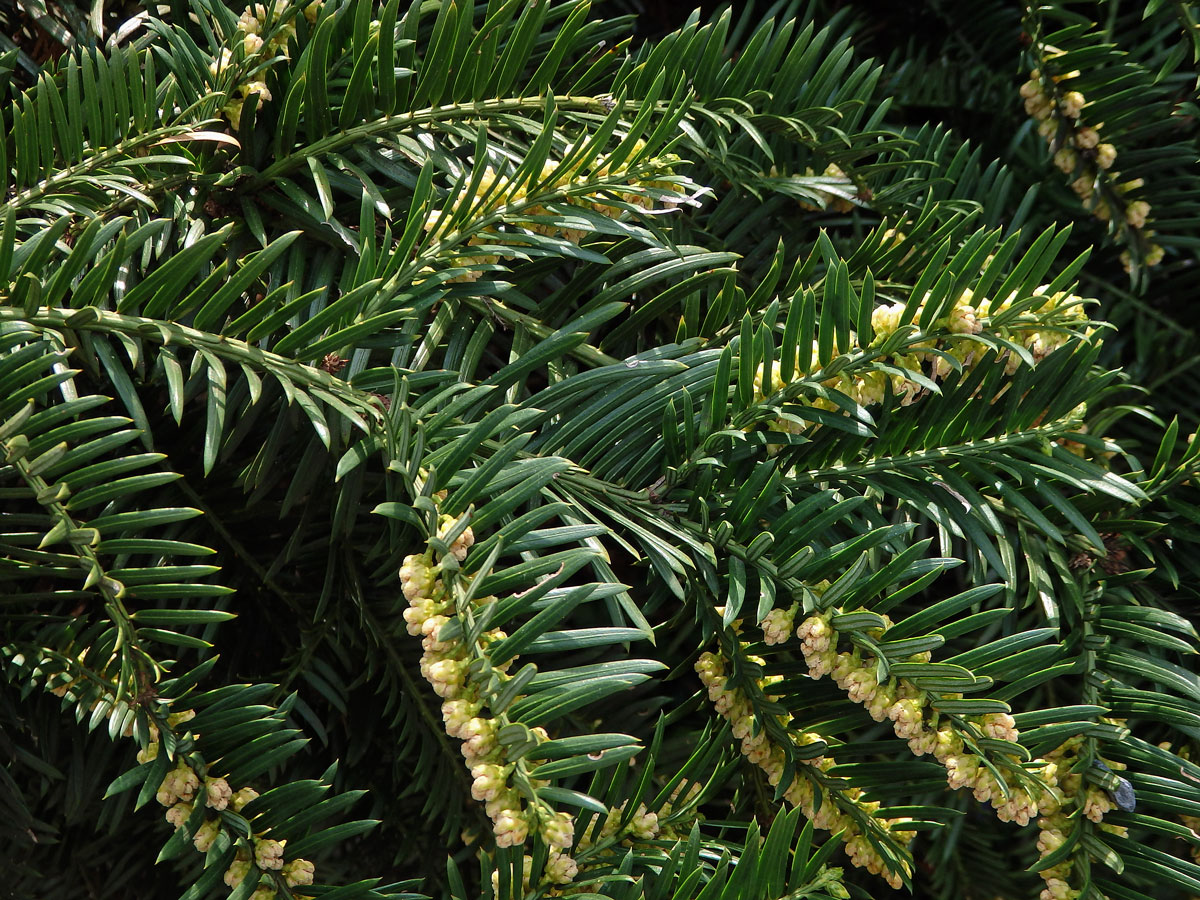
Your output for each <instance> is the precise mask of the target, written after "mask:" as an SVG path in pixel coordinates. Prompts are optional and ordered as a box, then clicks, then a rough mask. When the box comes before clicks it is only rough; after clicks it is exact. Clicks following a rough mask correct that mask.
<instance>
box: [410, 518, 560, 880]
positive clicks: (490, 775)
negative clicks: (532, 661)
mask: <svg viewBox="0 0 1200 900" xmlns="http://www.w3.org/2000/svg"><path fill="white" fill-rule="evenodd" d="M455 521H456V520H455V519H454V517H452V516H445V515H443V516H441V517H440V518H439V520H438V537H439V538H441V539H442V540H446V539H447V538H448V537H449V535H450V532H451V530H452V529H453V527H454V524H455ZM474 542H475V535H474V533H473V532H472V530H471V529H470V528H469V527H468V528H466V529H465V530H463V531H462V532H461V533H460V534H459V535H458V537H456V538H455V539H454V540H453V541H452V542H450V545H449V551H450V555H452V556H454V558H455V559H457V560H459V561H462V560H463V559H465V558H466V556H467V553H468V551H469V550H470V548H471V546H472V545H473V544H474ZM441 575H442V567H441V564H440V563H438V564H435V563H434V561H433V551H432V549H429V550H426V551H425V552H424V553H421V554H411V555H409V556H407V557H405V559H404V562H403V565H402V566H401V567H400V586H401V590H402V591H403V593H404V597H405V599H406V600H407V601H408V608H407V609H406V610H405V611H404V620H405V622H406V623H407V625H408V633H409V634H411V635H413V636H417V635H420V636H421V637H422V646H423V647H424V651H425V652H424V653H423V654H422V656H421V674H422V675H423V676H424V677H425V679H426V680H427V681H428V682H429V683H430V684H431V685H432V686H433V689H434V691H435V692H436V693H437V695H438V696H439V697H441V698H442V720H443V722H444V724H445V727H446V733H447V734H449V735H450V736H451V737H455V738H458V739H459V740H461V741H462V746H461V748H460V749H461V751H462V755H463V757H464V759H465V762H466V765H467V768H468V769H469V770H470V772H471V779H472V781H471V796H472V797H473V798H474V799H476V800H478V801H480V802H481V803H483V804H484V809H485V810H486V812H487V814H488V816H489V817H490V818H491V820H492V830H493V833H494V835H495V839H496V845H497V846H499V847H514V846H519V845H521V844H524V843H525V841H526V840H527V839H528V837H529V832H530V828H531V827H536V828H537V829H538V832H539V834H540V836H541V838H542V840H543V841H544V842H545V843H546V845H547V846H548V847H549V848H550V850H551V859H550V862H549V863H548V864H547V876H546V877H547V878H549V879H550V880H552V881H555V882H556V883H565V882H560V881H557V879H562V878H567V874H568V873H570V876H571V877H574V873H575V871H576V866H575V862H574V860H572V859H571V858H570V857H569V856H566V855H565V854H564V853H563V852H562V851H564V850H566V849H568V848H570V847H571V845H572V843H573V841H574V831H575V823H574V820H573V819H572V818H571V816H569V815H568V814H566V813H562V812H559V813H554V812H547V810H545V809H544V808H541V807H535V806H532V805H527V804H526V803H525V802H524V799H523V797H522V794H521V792H520V791H519V790H518V789H517V787H516V786H515V785H514V783H513V779H512V776H513V774H514V772H515V770H516V765H515V764H511V763H509V762H508V761H507V759H506V758H505V754H504V749H503V747H502V746H501V745H500V743H499V741H498V739H497V736H498V734H499V731H500V729H501V728H502V727H503V726H504V725H505V724H506V723H507V720H506V719H505V718H504V717H503V716H502V715H498V716H488V715H486V714H485V713H484V705H485V704H484V701H483V700H482V699H481V697H480V692H479V688H478V686H477V685H476V684H474V683H472V682H471V681H470V680H469V679H468V669H469V666H470V663H471V660H472V658H473V657H474V656H477V655H479V654H480V653H482V651H485V650H486V648H487V646H488V645H489V644H491V643H494V642H496V641H499V640H503V639H504V638H505V637H506V636H507V635H505V633H504V632H503V631H501V630H499V629H492V630H490V631H485V632H484V633H483V634H481V635H480V637H479V639H478V642H477V644H476V646H475V647H474V648H472V647H469V646H468V645H467V644H466V642H465V641H463V640H462V639H461V636H460V637H458V638H457V639H448V640H443V639H442V631H443V628H444V627H445V626H446V625H447V624H449V623H450V621H451V617H452V616H454V615H455V609H454V602H453V600H452V599H451V597H450V595H449V591H448V590H447V588H446V586H445V584H443V582H442V577H441ZM494 600H495V598H494V597H484V598H481V599H477V600H476V603H489V602H492V601H494ZM510 664H511V660H510V661H509V663H506V664H504V665H502V666H494V667H493V671H494V672H495V673H496V674H497V675H499V676H500V677H504V676H503V672H504V670H505V669H507V668H508V665H510ZM531 731H532V733H533V735H534V737H535V738H536V739H537V740H538V741H546V740H549V735H548V734H547V733H546V731H545V729H543V728H533V729H531ZM544 783H545V782H537V781H531V782H530V784H531V785H532V786H533V787H537V786H538V785H540V784H544ZM568 880H569V879H568Z"/></svg>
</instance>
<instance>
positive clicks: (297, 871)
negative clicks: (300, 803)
mask: <svg viewBox="0 0 1200 900" xmlns="http://www.w3.org/2000/svg"><path fill="white" fill-rule="evenodd" d="M195 715H196V713H195V710H190V709H188V710H183V711H182V712H178V713H172V714H171V715H170V716H168V717H167V724H168V725H169V726H170V727H172V728H174V727H175V726H178V725H182V724H183V723H185V722H189V721H191V720H192V719H193V718H195ZM186 736H187V737H189V738H191V739H192V740H194V739H195V735H193V734H191V733H190V732H188V733H186ZM150 737H151V741H150V742H149V743H148V744H147V746H146V747H145V748H144V749H142V750H140V751H138V762H142V763H145V762H149V761H151V760H153V759H156V758H157V757H158V753H159V732H158V728H157V726H155V725H153V724H152V725H151V726H150ZM257 798H258V792H257V791H256V790H254V788H251V787H243V788H241V789H240V790H238V791H236V792H235V791H234V790H233V788H231V787H230V785H229V782H228V781H227V780H225V779H224V778H216V777H213V776H211V775H209V774H207V773H205V774H204V775H203V776H202V775H201V774H200V773H199V772H198V771H197V770H196V769H194V768H193V767H192V766H191V765H189V764H188V762H187V761H186V760H185V759H183V757H182V756H181V757H180V758H179V759H177V760H176V763H175V768H174V769H172V770H171V771H169V772H168V773H167V774H166V776H165V777H164V778H163V780H162V783H161V784H160V785H159V787H158V792H157V793H156V794H155V799H156V800H158V802H159V803H161V804H162V805H163V806H166V807H168V809H167V813H166V819H167V821H168V822H170V823H171V825H172V826H173V827H175V828H176V829H179V828H182V827H183V826H184V824H185V823H186V822H187V821H188V820H189V819H190V818H191V817H192V813H193V811H194V810H195V808H196V804H197V803H201V802H203V805H204V808H205V809H206V810H211V811H212V813H213V815H212V816H209V815H207V814H206V816H205V818H204V821H203V822H202V823H201V824H200V825H199V827H197V828H196V830H195V832H194V833H193V834H192V844H193V845H194V846H195V848H196V849H197V850H198V851H199V852H201V853H207V852H208V851H209V850H210V849H211V848H212V846H213V844H214V843H216V840H217V837H218V836H219V835H220V832H221V824H222V820H221V816H220V814H221V812H222V811H223V810H226V809H228V810H232V811H233V812H237V813H240V812H241V811H242V809H243V807H245V806H246V805H247V804H248V803H250V802H252V801H253V800H256V799H257ZM285 843H286V842H285V841H276V840H270V839H267V838H264V837H262V836H261V835H255V836H254V837H253V838H252V839H251V841H250V848H249V849H247V848H242V849H240V850H239V851H238V856H237V858H236V859H234V861H233V863H231V864H230V866H229V869H228V870H227V871H226V872H225V876H224V877H225V884H227V885H228V886H229V887H237V886H238V885H239V884H241V883H242V881H243V880H244V879H245V878H246V876H247V875H248V874H249V873H250V868H251V866H257V867H258V868H259V869H261V870H262V871H263V872H280V874H281V876H282V877H283V879H284V882H285V883H286V884H287V886H288V887H295V886H297V885H305V884H312V882H313V872H314V866H313V864H312V863H311V862H309V861H308V860H306V859H294V860H292V861H291V862H289V863H287V864H286V865H285V864H284V859H283V856H284V845H285ZM250 896H251V900H274V898H275V897H276V896H277V893H276V889H275V887H274V886H273V884H272V883H269V882H268V883H262V884H260V886H259V887H258V888H257V889H256V890H255V891H254V893H253V894H251V895H250Z"/></svg>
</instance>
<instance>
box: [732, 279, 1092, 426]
mask: <svg viewBox="0 0 1200 900" xmlns="http://www.w3.org/2000/svg"><path fill="white" fill-rule="evenodd" d="M1044 292H1045V287H1044V286H1043V287H1040V288H1038V289H1037V291H1035V292H1034V293H1035V294H1036V295H1039V296H1040V295H1042V294H1044ZM927 300H928V295H926V297H925V298H923V299H922V300H921V302H920V303H919V304H918V305H917V309H916V310H915V312H914V314H913V317H912V319H911V320H910V321H912V322H917V321H919V320H920V318H921V315H922V314H923V312H924V309H925V304H926V302H927ZM1014 300H1016V294H1015V293H1014V294H1013V295H1010V296H1009V298H1008V299H1007V300H1005V301H1004V302H1002V303H999V304H992V305H990V306H989V305H988V303H989V301H988V300H987V299H986V298H980V299H979V300H978V301H977V300H976V298H975V296H974V294H973V293H972V291H971V289H970V288H966V289H964V290H963V292H962V293H961V294H960V295H959V297H958V298H957V299H956V300H955V302H954V305H953V306H952V307H951V308H950V309H949V311H948V312H946V313H945V314H944V315H942V316H941V317H939V318H938V319H937V320H936V321H934V322H933V323H932V324H931V325H930V326H929V327H930V329H931V330H940V331H944V332H946V334H945V335H944V336H942V337H932V338H929V339H927V340H924V341H921V342H920V343H918V344H914V345H912V346H910V347H909V348H908V349H907V351H906V352H904V353H899V352H894V353H890V354H884V355H882V356H881V357H880V358H879V361H880V362H882V363H884V364H887V365H888V366H890V367H891V368H893V369H899V370H907V371H911V372H924V373H925V374H926V376H927V377H929V378H930V379H932V380H933V381H940V380H942V379H944V378H946V377H947V376H948V375H949V374H950V373H951V372H952V371H953V370H954V364H953V363H952V362H951V358H952V359H953V360H955V361H957V363H958V364H959V365H960V366H961V367H963V368H967V369H969V368H971V367H972V366H974V365H978V364H980V363H982V361H983V359H984V354H983V353H981V352H979V351H978V350H977V347H976V345H975V344H974V343H973V342H971V341H969V340H964V338H967V337H970V336H972V335H976V334H979V333H980V332H982V331H983V330H984V328H985V326H986V327H989V328H991V330H993V331H995V332H996V333H997V334H999V335H1000V336H1002V337H1005V338H1006V339H1008V340H1011V341H1014V342H1017V343H1020V344H1021V345H1022V346H1024V347H1025V348H1026V349H1028V350H1029V352H1030V355H1031V356H1032V357H1033V360H1034V363H1035V364H1036V363H1038V362H1041V360H1043V359H1045V358H1046V357H1047V356H1048V355H1049V354H1051V353H1053V352H1054V351H1055V350H1057V349H1058V348H1059V347H1061V346H1062V345H1063V344H1065V343H1066V342H1067V341H1068V340H1069V339H1070V333H1069V332H1068V330H1067V329H1068V328H1069V327H1071V326H1078V325H1080V324H1082V323H1083V322H1086V321H1087V316H1086V314H1085V313H1084V310H1083V300H1082V298H1080V297H1078V296H1076V295H1074V294H1067V293H1066V292H1062V291H1060V292H1058V293H1055V294H1053V295H1052V296H1051V295H1047V296H1046V300H1045V301H1044V302H1043V303H1041V304H1040V305H1037V306H1036V307H1034V308H1032V309H1030V310H1029V313H1030V314H1033V315H1037V316H1038V317H1039V319H1040V320H1041V321H1042V322H1044V323H1045V324H1044V325H1040V326H1035V325H1033V324H1030V323H1027V322H1016V323H1010V324H1006V325H1003V326H991V325H990V320H991V319H992V318H993V317H995V316H998V315H1000V314H1001V313H1003V312H1005V311H1006V310H1008V309H1010V308H1011V306H1012V304H1013V301H1014ZM904 309H905V305H904V304H903V303H899V302H895V303H885V304H883V305H881V306H878V307H876V308H875V310H874V311H873V312H872V314H871V328H872V331H873V332H874V334H875V337H874V339H873V340H872V342H871V346H872V347H877V346H880V345H882V344H883V343H885V342H886V341H887V340H888V338H889V337H891V336H892V335H893V334H894V333H895V332H896V331H897V330H898V329H899V328H900V323H901V321H902V319H903V316H904ZM857 339H858V338H857V335H856V334H855V333H854V332H851V333H850V342H851V348H850V350H853V349H854V345H855V344H856V342H857ZM850 350H847V351H846V352H850ZM839 352H841V351H839V348H838V346H837V344H836V343H835V344H834V347H833V353H834V355H835V356H836V355H837V354H838V353H839ZM810 359H811V360H812V365H813V367H815V366H816V365H818V364H817V362H816V361H817V359H818V354H817V342H816V341H814V342H813V347H812V353H811V356H810ZM997 362H1003V364H1004V367H1005V371H1006V373H1007V374H1009V375H1012V374H1014V373H1015V372H1016V371H1017V369H1018V368H1019V367H1020V365H1021V357H1019V356H1017V355H1016V354H1015V353H1013V352H1012V351H1007V350H1006V351H1005V352H1004V354H1003V355H1002V356H1001V357H1000V358H999V360H997ZM792 371H793V374H792V378H794V379H800V378H804V377H806V376H807V374H808V373H806V372H804V371H803V370H801V368H800V365H799V360H798V359H797V361H796V363H795V364H794V365H793V367H792ZM889 383H890V387H891V391H892V395H893V396H894V397H897V398H898V399H899V401H900V405H901V406H909V405H911V404H912V403H914V402H916V401H917V400H919V399H921V398H923V397H925V396H926V395H927V394H928V390H927V389H926V388H925V386H924V385H922V384H921V383H919V382H917V381H915V380H913V379H911V378H908V377H906V376H905V375H904V374H901V373H896V374H887V373H884V372H882V371H879V370H878V369H872V370H870V371H866V372H852V371H843V372H840V373H838V374H836V375H834V376H833V377H831V378H827V379H825V380H823V381H822V382H821V385H822V386H823V387H826V388H831V389H833V390H836V391H838V392H840V393H842V394H844V395H845V396H847V397H849V398H850V399H852V400H853V401H854V402H855V403H857V404H858V405H859V406H872V405H875V404H878V403H882V402H883V401H884V398H885V396H886V393H887V388H888V386H889ZM786 384H787V382H785V381H784V379H783V374H782V367H781V365H780V363H779V361H778V360H773V361H772V363H771V371H770V375H769V377H768V376H767V375H766V370H765V366H762V365H760V366H759V367H758V370H757V371H756V372H755V376H754V392H755V396H756V397H759V398H764V399H765V398H767V397H770V396H772V395H774V394H775V393H777V392H778V391H781V390H783V388H784V387H785V386H786ZM790 402H791V403H793V404H804V405H806V406H811V407H813V408H815V409H821V410H825V411H828V412H836V411H838V410H840V407H839V406H838V405H837V403H835V402H834V401H833V400H830V399H828V398H826V397H814V398H811V399H810V398H804V397H798V398H794V399H792V400H791V401H790ZM774 425H775V427H776V428H777V429H778V430H781V431H785V432H787V433H789V434H800V433H802V432H804V431H805V430H806V429H807V428H809V427H812V426H811V424H810V423H807V422H804V421H797V420H795V419H794V418H791V419H779V420H777V421H776V422H775V423H774Z"/></svg>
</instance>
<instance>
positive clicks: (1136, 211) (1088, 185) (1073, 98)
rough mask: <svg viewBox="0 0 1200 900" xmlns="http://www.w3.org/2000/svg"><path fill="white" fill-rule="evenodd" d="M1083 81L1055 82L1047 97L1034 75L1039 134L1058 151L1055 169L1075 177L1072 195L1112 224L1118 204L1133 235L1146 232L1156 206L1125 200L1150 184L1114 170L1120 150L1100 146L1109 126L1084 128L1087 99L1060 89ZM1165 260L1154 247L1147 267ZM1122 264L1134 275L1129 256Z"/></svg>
mask: <svg viewBox="0 0 1200 900" xmlns="http://www.w3.org/2000/svg"><path fill="white" fill-rule="evenodd" d="M1078 75H1079V73H1078V72H1070V73H1067V74H1064V75H1054V76H1051V77H1050V82H1049V83H1050V85H1051V86H1052V89H1051V91H1050V93H1047V90H1046V87H1047V84H1046V82H1045V80H1044V79H1043V76H1042V73H1041V72H1040V70H1038V69H1034V70H1033V71H1032V72H1030V74H1029V80H1028V81H1026V82H1025V83H1024V84H1023V85H1021V96H1022V97H1023V98H1024V100H1025V112H1027V113H1028V114H1029V115H1030V116H1031V117H1032V118H1033V119H1034V120H1035V121H1037V122H1038V134H1040V135H1041V136H1042V137H1043V138H1044V139H1045V141H1046V143H1048V144H1049V145H1050V147H1051V149H1052V150H1053V152H1054V164H1055V165H1056V166H1057V167H1058V168H1059V169H1060V170H1061V171H1062V172H1063V174H1064V175H1069V176H1073V180H1072V181H1071V189H1072V190H1073V191H1075V193H1076V194H1077V195H1078V197H1079V199H1080V200H1081V201H1082V202H1083V203H1084V204H1086V205H1087V206H1088V208H1089V209H1090V210H1091V213H1092V215H1094V216H1095V217H1096V218H1098V219H1100V220H1101V221H1102V222H1109V221H1111V220H1112V218H1113V208H1112V205H1111V201H1116V202H1117V203H1118V204H1119V208H1120V209H1121V210H1123V213H1120V212H1119V216H1122V217H1123V218H1124V220H1125V224H1126V225H1127V226H1128V227H1129V228H1132V229H1143V228H1145V226H1146V222H1147V219H1148V217H1149V215H1150V204H1149V203H1147V202H1146V201H1145V200H1132V201H1130V200H1127V199H1126V198H1125V195H1126V194H1127V193H1129V192H1130V191H1135V190H1138V189H1140V188H1142V187H1144V186H1145V181H1144V180H1143V179H1141V178H1134V179H1131V180H1129V181H1121V180H1120V179H1121V173H1120V172H1118V171H1116V170H1114V169H1113V164H1114V163H1115V162H1116V161H1117V148H1116V147H1115V146H1113V145H1112V144H1107V143H1102V142H1101V140H1100V129H1101V128H1102V127H1103V124H1102V123H1098V124H1096V125H1084V124H1083V122H1082V121H1081V118H1080V117H1081V114H1082V112H1083V109H1084V107H1085V106H1086V105H1087V99H1086V98H1085V97H1084V96H1083V94H1081V93H1080V92H1079V91H1066V92H1062V91H1060V90H1059V89H1058V87H1057V83H1058V82H1060V81H1063V80H1064V79H1067V78H1074V77H1078ZM1101 186H1104V187H1108V188H1110V194H1109V196H1108V197H1107V198H1106V197H1097V196H1096V192H1097V189H1098V188H1100V187H1101ZM1144 234H1145V236H1146V238H1147V239H1148V238H1149V237H1151V236H1152V235H1153V234H1154V232H1153V231H1146V232H1144ZM1162 259H1163V248H1162V247H1161V246H1159V245H1158V244H1154V243H1150V244H1149V245H1148V246H1147V248H1146V253H1145V258H1144V259H1143V262H1144V263H1145V264H1146V265H1148V266H1156V265H1158V264H1159V263H1160V262H1162ZM1121 260H1122V262H1123V263H1124V264H1125V270H1126V271H1129V269H1130V267H1131V265H1132V262H1131V258H1130V255H1129V251H1125V252H1124V253H1122V254H1121Z"/></svg>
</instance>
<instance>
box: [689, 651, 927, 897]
mask: <svg viewBox="0 0 1200 900" xmlns="http://www.w3.org/2000/svg"><path fill="white" fill-rule="evenodd" d="M747 659H748V660H749V661H750V662H754V663H757V664H759V665H762V664H763V660H762V659H761V658H758V657H753V656H751V657H747ZM695 668H696V673H697V674H698V675H699V676H700V681H701V682H702V683H703V684H704V686H705V687H706V688H707V690H708V696H709V699H710V700H712V701H713V703H714V705H715V707H716V710H717V712H718V713H719V714H720V715H721V716H723V717H724V718H725V719H727V720H728V721H729V722H730V724H731V725H732V726H733V735H734V737H735V738H738V739H739V740H740V741H741V742H742V746H741V750H742V754H743V755H744V756H745V757H746V758H747V759H748V760H750V762H752V763H754V764H755V765H756V766H758V767H759V768H760V769H762V770H763V771H764V772H765V773H766V775H767V781H768V782H769V783H770V784H771V786H772V787H777V786H778V785H779V783H780V781H781V780H782V779H783V772H784V769H785V767H786V760H787V755H786V754H785V751H784V749H783V747H782V746H780V745H778V744H776V743H775V742H773V741H772V740H771V739H770V738H769V737H768V736H767V734H766V731H765V729H763V728H762V727H761V723H760V722H759V721H758V719H757V718H756V715H755V710H754V706H753V704H752V703H751V701H750V699H749V698H748V697H747V696H746V694H745V692H743V691H741V690H739V689H738V688H736V687H731V686H730V685H729V678H728V676H727V675H726V673H725V662H724V660H723V659H722V658H721V657H720V656H718V655H717V654H715V653H703V654H701V656H700V658H699V659H698V660H697V661H696V666H695ZM781 680H782V677H781V676H767V677H765V678H762V679H759V680H758V685H759V687H760V688H761V689H762V691H763V693H764V694H770V693H771V692H772V688H773V687H774V685H776V684H778V683H779V682H780V681H781ZM775 718H776V720H777V721H778V722H779V724H780V725H782V726H783V727H784V728H785V729H787V726H788V723H789V722H790V721H791V716H790V715H787V714H784V715H781V716H776V717H775ZM788 736H789V738H790V740H791V741H792V743H793V745H794V747H796V748H801V747H805V746H809V745H812V744H814V743H817V742H819V741H821V740H823V739H822V737H821V736H820V735H819V734H815V733H813V732H798V731H793V730H788ZM804 763H805V764H806V765H808V766H810V767H812V768H813V769H815V770H816V771H818V772H821V773H825V772H827V771H828V770H829V769H830V768H832V767H833V765H834V761H833V760H832V759H830V758H829V757H824V756H817V757H813V758H810V759H806V760H804ZM862 794H863V792H862V790H861V789H859V788H856V787H846V788H836V787H830V788H826V787H825V786H824V785H822V784H821V783H820V780H819V779H814V778H810V777H809V776H807V775H805V774H802V773H798V774H796V775H795V776H794V777H793V779H792V782H791V784H790V785H789V786H788V787H787V790H786V791H785V792H784V795H783V797H784V799H785V800H786V801H787V802H788V803H789V804H791V805H792V806H798V807H800V809H801V811H802V812H803V813H804V815H805V817H806V818H807V819H808V820H809V821H810V822H812V824H813V827H815V828H821V829H824V830H827V831H833V832H838V831H840V832H841V833H842V840H843V841H845V843H846V848H845V849H846V854H847V855H848V856H849V857H850V861H851V862H852V863H853V864H854V865H855V866H857V867H859V868H864V869H866V870H867V871H869V872H871V873H872V874H875V875H879V876H880V877H882V878H883V879H884V880H885V881H887V883H888V884H890V885H891V886H892V887H893V888H899V887H900V886H901V884H902V883H903V881H902V878H901V875H900V873H898V872H893V871H891V870H889V869H888V868H887V867H886V865H885V863H884V860H883V857H882V856H880V854H879V852H878V851H877V850H876V849H875V848H874V846H873V845H872V844H871V841H870V840H869V839H868V838H867V836H866V835H865V834H863V832H862V830H861V828H860V827H859V825H858V822H857V820H856V819H855V818H854V817H853V816H851V815H849V814H847V813H844V812H842V811H841V810H840V809H839V802H840V803H842V804H849V805H853V806H856V807H857V808H858V809H859V810H861V811H862V812H863V813H864V814H866V815H867V816H868V817H872V816H874V815H875V814H876V812H877V811H878V810H879V804H878V803H877V802H874V801H871V802H868V801H866V800H863V799H862ZM818 806H819V808H818ZM874 821H876V822H877V823H878V824H879V826H880V829H881V830H886V831H887V833H888V835H890V837H891V838H892V839H893V840H895V841H897V842H898V843H900V844H906V843H907V842H908V841H909V840H911V838H912V834H913V833H912V832H911V831H904V830H893V826H896V825H902V824H904V822H905V820H901V819H881V818H876V819H874Z"/></svg>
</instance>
